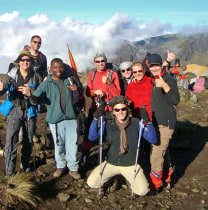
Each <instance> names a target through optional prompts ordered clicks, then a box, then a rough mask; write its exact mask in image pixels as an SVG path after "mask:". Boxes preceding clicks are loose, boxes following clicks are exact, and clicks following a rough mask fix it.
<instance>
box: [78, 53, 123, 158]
mask: <svg viewBox="0 0 208 210" xmlns="http://www.w3.org/2000/svg"><path fill="white" fill-rule="evenodd" d="M93 63H94V65H95V67H96V69H95V70H92V71H91V72H90V73H89V75H88V79H87V88H86V96H87V97H90V98H91V99H92V103H91V107H90V109H89V112H88V118H87V120H86V128H85V134H84V140H83V142H82V146H81V148H82V158H81V161H82V159H84V161H85V159H87V156H88V154H89V151H90V148H91V146H92V142H90V141H88V132H89V127H90V124H91V122H92V120H93V112H95V111H96V110H97V108H98V106H99V104H100V103H101V102H102V101H103V102H104V101H105V102H107V101H109V100H111V99H112V98H113V97H114V96H120V92H121V89H120V82H119V76H118V73H117V72H116V71H113V70H112V69H110V68H108V67H107V58H106V55H105V54H104V53H103V52H98V53H96V54H95V56H94V60H93ZM105 109H106V111H107V110H108V111H111V107H109V106H106V107H105Z"/></svg>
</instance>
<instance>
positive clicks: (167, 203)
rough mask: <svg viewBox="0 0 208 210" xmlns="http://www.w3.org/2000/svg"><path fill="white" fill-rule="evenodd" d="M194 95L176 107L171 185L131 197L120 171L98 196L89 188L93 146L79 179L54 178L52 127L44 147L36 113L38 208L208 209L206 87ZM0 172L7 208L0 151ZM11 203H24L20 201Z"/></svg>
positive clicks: (0, 124) (41, 119)
mask: <svg viewBox="0 0 208 210" xmlns="http://www.w3.org/2000/svg"><path fill="white" fill-rule="evenodd" d="M197 98H198V103H193V102H181V103H180V104H179V105H178V107H177V113H178V123H177V128H176V132H175V135H174V137H173V139H172V141H171V144H170V153H171V159H172V162H173V165H174V167H175V172H174V174H173V177H172V179H173V184H172V186H171V189H168V188H164V189H162V191H161V192H159V193H158V194H154V195H147V196H144V197H138V196H135V195H134V196H133V197H132V196H131V190H130V189H129V187H128V186H127V184H126V183H125V181H124V180H123V179H122V177H115V179H114V180H113V181H112V182H111V183H109V184H108V185H107V186H106V187H105V189H104V191H103V192H102V195H101V196H99V195H98V191H93V190H91V189H89V188H88V186H87V184H86V179H87V177H88V175H89V173H90V171H91V170H92V168H93V167H94V166H95V165H97V160H98V157H97V151H98V148H97V146H94V147H93V149H92V152H91V160H92V161H91V164H89V163H88V164H87V163H86V164H85V165H80V173H81V175H82V179H80V180H78V181H75V180H73V179H72V177H70V176H69V175H68V174H67V173H66V174H65V175H64V176H63V177H61V178H58V179H54V178H53V172H54V171H55V169H56V167H55V161H54V153H53V147H52V144H51V141H50V139H51V138H50V131H49V129H48V130H47V133H48V135H47V137H48V138H47V148H45V147H44V146H43V145H44V126H45V113H42V114H40V115H39V116H38V123H37V134H38V137H39V138H40V140H41V142H40V143H35V145H34V156H35V163H36V164H35V168H36V170H34V171H33V172H32V173H31V175H32V176H34V182H35V183H36V184H37V189H38V191H37V193H38V194H39V195H41V197H42V201H41V202H40V204H39V205H38V207H37V209H38V210H43V209H48V210H49V209H50V210H57V209H59V210H62V209H76V210H77V209H80V210H81V209H83V210H84V209H160V210H161V209H175V210H179V209H190V210H192V209H193V210H196V209H197V210H201V209H208V182H207V179H208V167H207V157H208V143H207V140H208V91H207V90H205V91H204V92H203V93H200V94H197ZM0 128H1V129H0V138H1V139H2V143H3V146H4V143H5V142H4V140H5V118H3V117H1V121H0ZM80 141H81V138H80ZM20 148H21V146H20ZM20 148H19V149H18V151H19V150H20ZM18 160H19V156H18ZM33 160H34V159H33ZM17 170H19V161H18V163H17ZM0 173H1V174H0V209H6V206H5V204H6V200H5V192H6V189H7V188H8V185H7V180H5V179H4V178H3V177H4V173H5V169H4V158H3V157H0ZM14 190H15V189H14ZM15 208H16V209H24V208H25V207H23V205H22V204H20V205H16V207H15Z"/></svg>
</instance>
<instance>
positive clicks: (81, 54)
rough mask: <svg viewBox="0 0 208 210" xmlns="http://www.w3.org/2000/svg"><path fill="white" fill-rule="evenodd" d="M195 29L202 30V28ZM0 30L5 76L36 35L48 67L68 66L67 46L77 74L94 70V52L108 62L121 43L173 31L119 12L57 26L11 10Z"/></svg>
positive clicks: (0, 22) (0, 20)
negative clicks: (57, 59) (57, 61)
mask: <svg viewBox="0 0 208 210" xmlns="http://www.w3.org/2000/svg"><path fill="white" fill-rule="evenodd" d="M184 27H185V28H180V29H178V30H179V31H182V30H184V29H185V30H186V31H188V30H189V29H190V30H189V31H192V30H195V31H196V28H193V26H192V28H191V26H184ZM197 29H200V30H201V31H202V30H203V25H202V26H198V28H197ZM0 31H1V33H0V46H1V48H0V63H1V70H0V73H6V71H7V69H8V65H9V63H10V62H12V61H13V60H15V59H16V57H17V55H18V53H19V51H21V50H22V49H23V46H24V45H26V44H29V41H30V38H31V36H33V35H35V34H38V35H40V36H41V37H42V41H43V42H42V46H41V48H40V50H41V51H42V52H43V53H44V54H45V55H46V56H47V58H48V64H50V61H51V59H52V58H54V57H60V58H62V59H63V60H64V62H67V63H69V62H68V60H69V59H68V50H67V43H68V44H69V47H70V50H71V52H72V54H73V56H74V59H75V62H76V64H77V67H78V71H86V69H88V68H92V67H93V66H92V60H93V56H94V54H95V53H96V52H97V51H104V52H105V53H106V56H107V58H108V60H109V61H110V60H111V59H112V58H113V57H114V56H115V54H116V53H115V52H116V50H117V48H118V47H120V44H121V41H122V40H124V39H125V40H134V41H135V40H142V39H146V38H149V37H152V36H158V35H160V34H165V33H167V32H168V33H171V32H173V28H172V26H171V24H170V23H163V24H162V23H159V22H158V21H155V20H152V21H150V22H148V23H144V21H142V20H140V21H136V20H135V19H134V18H130V17H128V16H126V15H123V14H119V13H116V14H115V15H114V16H113V17H112V18H111V19H109V20H108V21H106V22H105V23H103V24H101V23H100V24H91V23H88V22H85V21H80V20H75V19H73V18H71V17H66V18H65V20H64V21H63V22H62V23H59V22H57V21H55V20H53V19H50V18H48V17H47V16H46V15H44V14H41V15H38V14H37V15H34V16H32V17H30V18H29V19H24V18H22V17H20V16H19V13H18V12H16V11H14V12H13V13H11V14H8V13H7V14H4V15H2V16H0Z"/></svg>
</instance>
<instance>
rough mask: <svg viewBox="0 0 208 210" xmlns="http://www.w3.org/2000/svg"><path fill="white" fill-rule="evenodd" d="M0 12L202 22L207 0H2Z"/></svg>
mask: <svg viewBox="0 0 208 210" xmlns="http://www.w3.org/2000/svg"><path fill="white" fill-rule="evenodd" d="M0 2H3V3H1V7H0V14H4V13H11V12H13V11H18V12H20V16H21V17H24V18H29V17H31V16H33V15H35V14H46V15H47V16H48V17H49V18H52V19H55V20H57V21H63V20H64V18H65V17H67V16H71V17H72V18H74V19H78V20H83V21H87V22H91V23H100V22H105V21H107V20H108V19H110V18H111V17H112V16H113V15H114V14H115V13H117V12H118V13H121V14H124V15H128V16H129V17H131V18H135V19H136V20H138V21H139V20H143V21H151V20H153V19H154V20H158V21H160V22H167V21H168V22H171V23H172V24H173V25H183V24H202V23H204V22H207V21H208V9H207V8H208V1H207V0H198V1H191V0H174V1H167V0H159V1H155V0H149V1H145V0H128V1H127V0H120V1H117V0H105V1H95V0H74V1H70V0H58V1H51V0H35V1H34V0H33V1H31V0H1V1H0Z"/></svg>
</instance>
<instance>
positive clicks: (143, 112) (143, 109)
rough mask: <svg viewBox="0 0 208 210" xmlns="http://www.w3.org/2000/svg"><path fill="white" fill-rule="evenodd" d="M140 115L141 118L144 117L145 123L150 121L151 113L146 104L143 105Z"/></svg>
mask: <svg viewBox="0 0 208 210" xmlns="http://www.w3.org/2000/svg"><path fill="white" fill-rule="evenodd" d="M139 115H140V117H141V119H143V121H144V122H145V123H149V122H150V118H149V114H148V112H147V110H146V105H143V107H142V108H141V109H140V111H139Z"/></svg>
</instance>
